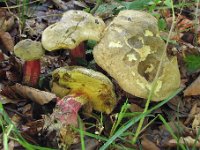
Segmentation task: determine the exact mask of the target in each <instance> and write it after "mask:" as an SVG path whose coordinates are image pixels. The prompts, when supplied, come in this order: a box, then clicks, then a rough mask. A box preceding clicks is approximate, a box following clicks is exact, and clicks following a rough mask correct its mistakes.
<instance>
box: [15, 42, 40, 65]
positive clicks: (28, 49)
mask: <svg viewBox="0 0 200 150" xmlns="http://www.w3.org/2000/svg"><path fill="white" fill-rule="evenodd" d="M14 53H15V55H16V56H17V57H19V58H21V59H23V60H25V61H29V60H37V59H40V58H41V57H42V56H43V55H44V49H43V47H42V44H41V43H40V42H37V41H32V40H31V39H26V40H22V41H20V42H18V43H17V44H16V45H15V47H14Z"/></svg>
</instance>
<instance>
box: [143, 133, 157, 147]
mask: <svg viewBox="0 0 200 150" xmlns="http://www.w3.org/2000/svg"><path fill="white" fill-rule="evenodd" d="M141 144H142V149H143V150H159V149H160V148H158V147H157V146H156V144H155V143H153V142H152V141H150V140H149V139H147V138H146V137H145V136H144V137H142V142H141Z"/></svg>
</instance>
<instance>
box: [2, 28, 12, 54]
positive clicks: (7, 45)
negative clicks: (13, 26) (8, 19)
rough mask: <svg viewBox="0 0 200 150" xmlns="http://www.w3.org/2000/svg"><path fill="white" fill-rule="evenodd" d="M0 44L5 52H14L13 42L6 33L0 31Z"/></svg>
mask: <svg viewBox="0 0 200 150" xmlns="http://www.w3.org/2000/svg"><path fill="white" fill-rule="evenodd" d="M0 44H1V45H3V48H5V51H13V50H14V41H13V39H12V37H11V35H10V33H8V32H4V31H0Z"/></svg>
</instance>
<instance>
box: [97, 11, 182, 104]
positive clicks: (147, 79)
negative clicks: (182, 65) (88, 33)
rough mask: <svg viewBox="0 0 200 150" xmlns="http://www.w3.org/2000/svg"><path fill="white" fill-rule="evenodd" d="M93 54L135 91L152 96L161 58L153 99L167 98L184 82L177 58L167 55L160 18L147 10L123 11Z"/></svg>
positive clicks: (124, 84)
mask: <svg viewBox="0 0 200 150" xmlns="http://www.w3.org/2000/svg"><path fill="white" fill-rule="evenodd" d="M93 56H94V59H95V61H96V63H97V64H98V65H99V66H100V67H102V68H103V69H104V70H105V71H107V72H108V73H109V74H110V75H111V76H112V77H113V78H114V79H115V80H116V81H117V82H118V84H119V85H120V87H121V88H122V89H123V90H124V91H126V92H128V93H130V94H132V95H135V96H138V97H141V98H145V99H147V98H148V94H149V92H150V91H151V89H152V85H153V81H154V78H155V76H156V74H157V71H158V66H159V64H160V63H161V62H162V66H161V69H160V74H159V76H158V79H157V82H156V87H155V90H154V92H153V93H154V95H153V97H152V100H153V101H160V100H163V99H165V98H167V97H168V96H170V94H172V93H173V92H175V91H176V90H177V89H178V88H179V86H180V72H179V69H178V64H177V59H176V57H171V58H170V57H168V56H167V53H166V49H165V43H164V41H163V40H162V39H161V37H160V35H159V31H158V25H157V20H156V18H155V17H153V16H152V15H150V14H148V13H146V12H142V11H135V10H125V11H121V12H120V13H119V14H118V16H117V17H115V18H114V19H113V21H112V22H111V23H110V25H109V26H108V28H106V30H105V34H104V36H103V37H102V39H101V41H100V42H99V43H98V44H97V45H96V46H95V47H94V50H93Z"/></svg>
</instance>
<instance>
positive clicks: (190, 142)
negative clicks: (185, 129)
mask: <svg viewBox="0 0 200 150" xmlns="http://www.w3.org/2000/svg"><path fill="white" fill-rule="evenodd" d="M178 143H179V144H186V145H187V146H189V147H192V146H193V145H194V144H195V147H196V148H200V142H199V140H197V141H196V140H195V139H193V138H192V137H191V136H187V137H180V139H179V141H178ZM177 145H178V144H177V141H176V140H175V139H171V140H169V141H168V146H170V147H176V146H177Z"/></svg>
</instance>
